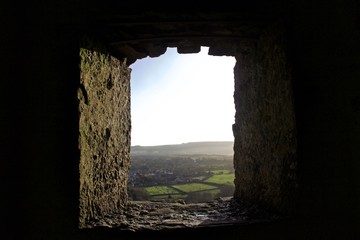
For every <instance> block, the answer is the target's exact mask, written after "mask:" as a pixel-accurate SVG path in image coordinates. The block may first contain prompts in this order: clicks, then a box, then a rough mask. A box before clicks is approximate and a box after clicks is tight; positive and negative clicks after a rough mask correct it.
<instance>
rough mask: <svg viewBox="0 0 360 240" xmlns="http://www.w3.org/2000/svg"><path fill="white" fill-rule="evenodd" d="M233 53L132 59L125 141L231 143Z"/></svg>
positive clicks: (205, 49) (169, 52) (170, 52)
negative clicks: (128, 129)
mask: <svg viewBox="0 0 360 240" xmlns="http://www.w3.org/2000/svg"><path fill="white" fill-rule="evenodd" d="M234 66H235V58H234V57H225V56H223V57H215V56H209V55H208V47H202V48H201V52H200V53H197V54H178V53H177V50H176V48H168V49H167V51H166V53H165V54H163V55H161V56H160V57H157V58H150V57H147V58H143V59H140V60H137V61H136V62H135V63H133V64H132V65H131V66H130V68H131V69H132V71H131V119H132V132H131V145H132V146H134V145H142V146H153V145H166V144H179V143H187V142H198V141H233V140H234V137H233V134H232V124H233V123H234V116H235V107H234V100H233V93H234V73H233V68H234Z"/></svg>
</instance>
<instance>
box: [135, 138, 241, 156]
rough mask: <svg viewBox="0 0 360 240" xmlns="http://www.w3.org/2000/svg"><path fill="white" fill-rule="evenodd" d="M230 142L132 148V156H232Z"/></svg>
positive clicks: (231, 144)
mask: <svg viewBox="0 0 360 240" xmlns="http://www.w3.org/2000/svg"><path fill="white" fill-rule="evenodd" d="M233 144H234V142H232V141H219V142H218V141H212V142H189V143H182V144H174V145H158V146H132V147H131V154H132V155H192V154H202V155H206V154H209V155H233Z"/></svg>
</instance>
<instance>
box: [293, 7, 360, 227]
mask: <svg viewBox="0 0 360 240" xmlns="http://www.w3.org/2000/svg"><path fill="white" fill-rule="evenodd" d="M354 3H355V2H352V3H351V2H350V1H330V2H326V4H322V3H320V2H317V1H313V2H311V3H299V4H297V5H296V7H295V6H294V7H293V8H290V9H291V10H290V9H289V10H290V11H289V12H288V14H289V15H288V34H289V35H288V43H289V52H290V53H291V54H290V55H291V59H292V64H293V66H294V69H293V76H294V91H295V112H296V119H297V126H298V142H299V145H298V153H299V163H298V164H299V165H298V166H299V175H300V186H301V190H300V193H301V198H300V206H301V212H302V213H303V214H304V215H305V216H314V217H315V216H317V217H318V216H321V217H324V218H327V217H329V218H336V219H340V220H341V221H344V222H343V223H344V224H345V225H346V222H347V221H349V224H350V222H351V221H352V220H354V217H355V216H358V214H359V204H358V202H359V167H360V165H359V161H358V159H359V154H360V152H359V148H358V146H359V144H360V141H359V140H360V139H359V136H360V135H359V133H360V132H359V131H360V129H359V126H360V125H359V120H360V118H359V94H360V91H359V90H360V82H359V79H360V78H359V77H360V71H359V67H360V48H359V44H358V42H359V40H360V38H359V5H358V4H354ZM357 224H359V222H358V221H357ZM348 226H350V225H348Z"/></svg>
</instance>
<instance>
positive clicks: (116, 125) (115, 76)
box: [78, 48, 131, 227]
mask: <svg viewBox="0 0 360 240" xmlns="http://www.w3.org/2000/svg"><path fill="white" fill-rule="evenodd" d="M80 57H81V74H80V88H79V91H78V98H79V114H80V119H79V132H80V135H79V148H80V165H79V166H80V217H79V221H80V227H82V226H84V224H85V223H86V221H88V220H90V219H93V218H98V217H101V216H104V215H106V214H108V213H110V212H113V211H117V210H118V209H119V208H121V207H123V206H124V204H125V203H126V201H127V190H126V189H127V177H128V168H129V164H130V129H131V125H130V70H129V68H128V67H127V66H126V64H124V63H122V62H120V61H119V60H117V59H116V58H114V57H111V56H109V55H107V54H104V53H100V52H96V51H91V50H87V49H83V48H82V49H81V50H80Z"/></svg>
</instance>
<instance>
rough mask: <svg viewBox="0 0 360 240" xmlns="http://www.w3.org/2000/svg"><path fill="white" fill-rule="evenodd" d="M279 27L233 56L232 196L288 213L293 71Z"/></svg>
mask: <svg viewBox="0 0 360 240" xmlns="http://www.w3.org/2000/svg"><path fill="white" fill-rule="evenodd" d="M281 29H282V27H281V26H280V25H274V26H272V27H271V28H269V29H268V30H267V31H265V32H264V34H263V36H262V37H261V38H260V40H259V42H258V44H257V45H256V47H254V48H253V49H251V50H250V51H248V52H243V53H241V54H238V55H237V56H236V59H237V63H236V66H235V68H234V75H235V93H234V98H235V108H236V116H235V124H234V125H233V132H234V137H235V143H234V152H235V155H234V166H235V186H236V190H235V194H234V195H235V198H237V199H241V200H245V201H249V202H253V203H258V204H261V205H264V206H267V207H270V208H272V209H276V210H279V211H286V212H287V211H290V210H291V209H290V208H291V207H290V205H291V202H292V199H291V198H292V197H293V196H294V193H295V189H296V174H295V171H296V165H297V163H296V162H297V160H296V133H295V116H294V109H293V99H292V86H291V72H290V66H289V65H288V63H287V59H286V55H285V50H284V44H283V32H282V30H281Z"/></svg>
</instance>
